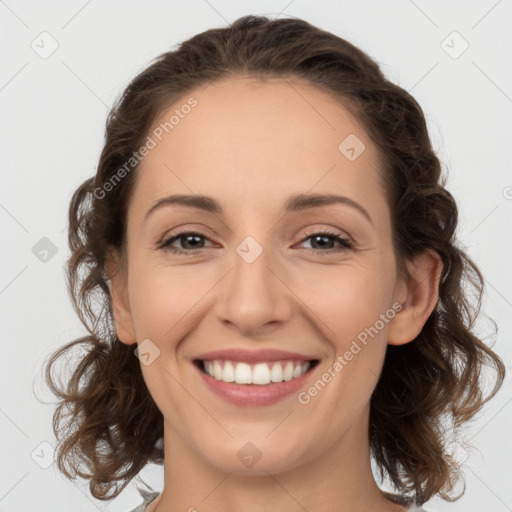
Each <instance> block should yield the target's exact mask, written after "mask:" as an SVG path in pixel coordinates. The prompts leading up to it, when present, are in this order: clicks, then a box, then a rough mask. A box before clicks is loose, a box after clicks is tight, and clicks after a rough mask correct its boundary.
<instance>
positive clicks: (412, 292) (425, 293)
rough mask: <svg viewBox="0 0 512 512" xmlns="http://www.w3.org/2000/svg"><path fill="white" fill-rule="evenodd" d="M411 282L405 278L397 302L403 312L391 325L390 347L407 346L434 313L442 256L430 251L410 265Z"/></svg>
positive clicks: (414, 259) (412, 261)
mask: <svg viewBox="0 0 512 512" xmlns="http://www.w3.org/2000/svg"><path fill="white" fill-rule="evenodd" d="M406 265H407V268H408V270H409V273H410V278H409V279H407V280H406V278H405V277H404V278H402V280H401V281H400V284H399V286H398V287H397V293H396V296H395V299H396V300H397V301H398V302H399V303H400V304H402V310H401V311H399V312H398V313H397V314H396V316H395V317H394V318H393V320H391V321H390V322H389V329H388V343H389V344H390V345H404V344H405V343H409V342H410V341H412V340H414V339H415V338H416V337H417V336H418V334H419V333H420V332H421V330H422V329H423V326H424V325H425V322H426V321H427V319H428V317H429V316H430V314H431V313H432V311H433V310H434V308H435V306H436V303H437V299H438V296H439V281H440V278H441V272H442V269H443V263H442V260H441V257H440V256H439V254H438V253H437V252H436V251H434V250H433V249H427V250H426V251H424V252H421V253H419V254H417V255H416V256H415V257H414V258H413V259H412V260H409V261H407V263H406Z"/></svg>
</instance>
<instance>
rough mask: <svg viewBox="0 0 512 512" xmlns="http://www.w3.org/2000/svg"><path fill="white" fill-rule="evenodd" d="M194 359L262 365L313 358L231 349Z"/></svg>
mask: <svg viewBox="0 0 512 512" xmlns="http://www.w3.org/2000/svg"><path fill="white" fill-rule="evenodd" d="M196 359H200V360H202V361H212V360H214V359H221V360H226V361H238V362H244V363H264V362H266V361H281V360H289V359H291V360H299V361H313V360H315V358H314V357H310V356H307V355H304V354H299V353H298V352H288V351H285V350H276V349H272V348H267V349H260V350H247V349H243V348H231V349H224V350H213V351H211V352H205V353H204V354H201V355H199V356H197V358H196Z"/></svg>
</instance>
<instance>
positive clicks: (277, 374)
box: [270, 363, 283, 382]
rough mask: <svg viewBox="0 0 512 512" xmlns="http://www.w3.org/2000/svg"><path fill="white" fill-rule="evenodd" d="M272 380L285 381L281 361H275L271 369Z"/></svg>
mask: <svg viewBox="0 0 512 512" xmlns="http://www.w3.org/2000/svg"><path fill="white" fill-rule="evenodd" d="M270 380H271V381H272V382H282V381H283V368H282V366H281V363H274V364H273V365H272V369H271V370H270Z"/></svg>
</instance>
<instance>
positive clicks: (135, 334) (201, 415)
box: [108, 77, 441, 512]
mask: <svg viewBox="0 0 512 512" xmlns="http://www.w3.org/2000/svg"><path fill="white" fill-rule="evenodd" d="M190 96H193V97H194V98H196V99H197V101H198V105H197V106H196V107H195V108H194V109H193V110H192V111H191V112H190V114H188V115H187V116H185V117H184V119H181V120H180V123H179V124H178V125H177V126H175V127H174V129H173V130H172V131H171V132H169V134H168V135H167V136H166V137H165V138H164V139H163V140H162V141H161V142H159V143H158V145H157V146H156V147H155V148H154V149H152V150H151V151H150V152H149V153H148V155H147V156H146V157H145V158H144V160H143V161H142V163H141V165H140V168H139V169H138V170H137V173H138V176H137V184H136V187H135V189H134V193H133V196H132V198H131V200H130V204H129V209H128V221H127V222H128V224H127V263H126V264H124V265H123V264H120V263H119V261H118V260H117V259H116V257H115V255H113V256H112V257H111V259H109V263H108V269H109V273H110V275H111V291H112V300H113V310H114V316H115V322H116V327H117V333H118V336H119V338H120V339H121V340H122V341H123V342H124V343H126V344H131V345H135V344H136V343H137V342H138V343H140V342H141V341H142V340H145V339H147V338H149V339H150V340H151V342H152V343H154V344H155V345H156V346H157V347H158V349H159V350H160V355H159V356H158V357H157V358H156V359H155V360H154V361H153V362H152V363H151V364H150V365H148V366H146V365H143V364H141V369H142V372H143V376H144V379H145V381H146V383H147V386H148V388H149V391H150V393H151V395H152V397H153V399H154V400H155V402H156V404H157V405H158V407H159V409H160V411H161V412H162V414H163V417H164V432H165V435H164V445H165V451H166V453H167V454H168V455H167V456H166V458H165V465H164V480H165V482H164V490H163V493H162V494H161V495H160V497H159V499H158V502H157V503H156V502H153V503H152V506H151V507H150V509H149V510H150V511H151V512H154V510H153V507H154V506H155V505H157V507H156V510H157V512H164V511H167V512H171V511H183V510H189V509H190V507H195V508H196V509H197V510H201V511H202V512H203V511H206V512H220V511H223V512H235V511H240V510H244V512H255V511H261V510H263V509H269V508H268V507H269V504H271V506H270V508H271V509H272V510H280V511H285V512H296V511H297V512H299V511H304V510H307V511H308V512H317V511H318V512H320V511H322V512H326V511H341V510H343V511H351V512H353V511H366V512H372V511H375V512H376V511H379V512H382V511H399V510H405V507H403V506H401V505H397V504H394V503H392V502H391V501H389V500H387V499H386V498H385V497H384V495H383V493H382V492H381V491H380V489H379V487H378V486H377V484H376V482H375V480H374V478H373V476H372V472H371V466H370V454H369V443H368V435H367V432H368V418H369V400H370V397H371V394H372V391H373V390H374V388H375V386H376V383H377V379H378V376H379V374H380V371H381V368H382V365H383V359H384V355H385V351H386V347H387V344H388V343H389V344H395V345H400V344H405V343H408V342H410V341H411V340H413V339H414V338H415V337H416V336H417V335H418V334H419V332H420V331H421V329H422V327H423V325H424V323H425V321H426V320H427V318H428V316H429V315H430V313H431V312H432V310H433V308H434V307H435V304H436V301H437V293H438V285H439V274H440V265H441V262H440V258H439V256H438V255H437V254H436V253H435V252H433V251H428V252H425V253H423V254H420V255H418V256H417V257H416V258H415V259H414V261H408V262H407V266H408V269H409V271H410V273H411V277H410V279H406V278H405V277H402V276H399V275H398V273H397V270H396V260H395V254H394V251H393V247H392V243H391V217H390V211H389V206H388V203H387V198H386V194H385V190H384V186H383V183H382V179H381V175H382V173H383V170H382V168H381V164H380V162H381V156H380V155H379V153H378V152H377V149H376V147H375V146H374V144H373V143H372V142H371V140H370V138H369V137H368V135H367V133H366V132H365V130H364V129H363V128H362V126H361V125H360V124H359V123H358V122H357V120H356V119H355V118H354V117H353V116H351V115H350V114H349V113H348V111H347V110H346V109H345V108H344V107H343V106H342V105H341V104H340V103H339V102H338V101H337V100H336V99H334V98H333V97H331V96H330V95H328V94H326V93H325V92H323V91H320V90H318V89H316V88H315V87H313V86H311V85H308V84H305V83H301V82H299V81H296V80H295V81H292V82H288V81H286V80H284V79H283V80H277V79H272V80H266V81H264V82H263V81H260V80H258V79H254V78H250V77H239V78H236V79H234V78H230V79H228V80H224V81H222V82H218V83H216V84H211V85H209V86H208V87H206V88H203V89H198V90H195V91H193V92H191V93H190V94H189V95H187V96H186V97H185V98H184V100H183V102H178V103H179V104H176V105H173V106H172V107H171V108H169V109H168V110H167V111H165V112H162V115H161V117H160V119H159V120H158V121H157V122H156V123H155V126H157V125H158V124H159V123H160V122H162V121H165V120H168V119H169V117H170V116H171V115H172V112H173V111H174V109H175V108H177V107H178V108H179V106H180V105H182V104H184V103H185V102H186V100H187V99H188V98H189V97H190ZM349 134H355V135H356V136H357V137H358V138H359V139H360V140H361V141H363V143H364V144H365V146H366V149H365V150H364V151H363V152H362V153H361V154H360V156H359V157H358V158H356V159H355V160H354V161H349V160H348V159H347V158H346V157H345V156H344V155H343V154H342V153H341V152H340V151H339V150H338V145H339V144H340V142H341V141H343V140H344V139H345V138H346V137H347V136H348V135H349ZM308 192H309V193H336V194H340V195H343V196H346V197H348V198H350V199H352V200H353V201H356V202H357V203H359V204H360V205H361V206H362V207H363V208H364V209H365V210H366V211H367V212H368V214H369V216H370V217H371V222H370V221H369V220H367V219H366V218H365V216H364V215H363V214H361V213H360V212H359V211H358V210H357V209H355V208H352V207H350V206H348V205H346V204H335V205H328V206H322V207H317V208H313V209H308V210H305V211H300V212H295V213H288V214H287V215H284V212H283V208H284V203H285V201H286V199H287V198H288V197H289V196H290V195H291V194H293V193H308ZM177 193H180V194H192V193H195V194H204V195H207V196H211V197H213V198H215V199H216V200H217V201H219V202H220V203H221V205H222V207H223V209H224V213H223V214H222V215H220V214H214V213H208V212H204V211H201V210H199V209H194V208H189V207H184V206H180V205H172V206H166V207H164V208H161V209H158V210H156V211H155V212H154V213H153V214H152V215H150V216H149V217H148V219H147V220H144V216H145V215H146V213H147V211H148V210H149V209H150V208H151V206H152V205H153V204H154V203H155V201H156V200H158V199H160V198H162V197H165V196H168V195H170V194H177ZM322 229H327V230H329V231H332V232H334V233H336V234H338V235H340V236H342V237H344V238H348V239H350V240H351V241H352V242H353V243H354V247H353V248H352V249H346V250H344V251H340V252H334V253H332V252H331V253H328V252H327V250H328V249H329V248H338V247H340V244H339V243H338V242H336V240H335V239H331V238H328V239H327V241H326V242H327V246H325V244H324V246H322V245H321V243H320V244H315V241H318V239H317V238H315V237H311V234H314V233H316V232H318V231H321V230H322ZM182 230H190V231H194V232H199V233H201V234H202V235H204V237H205V238H201V239H200V240H199V245H198V244H197V241H196V244H195V245H193V244H194V239H193V240H192V243H191V245H187V241H190V238H189V239H188V240H187V239H186V238H185V239H184V238H181V239H177V240H176V241H174V243H173V244H172V245H173V248H178V249H181V250H184V251H187V250H188V251H189V252H190V251H191V249H190V247H196V246H197V247H199V253H198V254H196V255H179V254H172V253H171V252H169V251H168V250H167V251H166V250H165V249H161V248H158V243H159V242H160V241H161V240H162V239H164V238H168V237H169V236H170V235H172V234H174V233H178V232H179V231H182ZM308 235H309V238H308ZM247 236H251V237H253V238H254V239H255V240H256V241H257V243H258V244H259V245H260V246H261V248H262V249H263V252H262V253H261V255H260V256H259V257H258V258H256V260H255V261H253V262H252V263H247V262H246V261H245V260H244V259H243V258H242V257H240V256H239V254H238V253H237V252H236V248H237V247H238V246H239V244H240V243H241V242H242V241H243V240H244V239H245V238H246V237H247ZM320 242H322V240H320ZM329 244H330V245H329ZM201 245H202V246H203V248H201ZM312 249H317V250H318V254H314V253H312V252H311V250H312ZM320 251H324V252H323V253H320ZM116 270H119V272H115V271H116ZM396 302H398V303H400V304H402V305H403V309H402V310H401V311H400V312H399V313H397V314H396V315H394V318H393V319H392V320H390V321H388V323H386V324H385V327H384V328H383V329H381V330H380V331H379V333H378V335H376V336H374V337H373V338H372V339H371V341H370V342H369V343H368V344H367V345H366V346H365V347H364V349H363V350H361V351H360V352H359V353H358V354H357V355H356V356H354V358H353V359H352V360H351V361H350V362H349V363H348V364H347V365H346V366H345V367H344V368H343V370H342V371H341V372H339V374H338V375H337V376H336V378H334V379H332V381H331V382H329V383H328V384H327V385H326V386H325V388H324V389H323V390H322V391H321V392H320V393H319V394H318V396H316V397H314V398H312V399H311V401H310V402H309V403H308V404H307V405H304V404H301V403H299V402H298V400H297V396H296V395H295V394H293V395H291V396H290V397H288V398H286V399H284V400H282V401H280V402H278V403H277V404H274V405H270V406H264V407H248V408H247V407H246V408H240V407H237V406H235V405H230V404H227V403H225V402H224V401H223V400H221V399H220V398H218V397H217V396H215V395H213V394H212V393H211V392H210V391H209V389H208V388H207V387H206V386H205V385H204V383H203V382H202V380H201V379H200V376H199V375H198V374H197V369H196V368H195V367H194V366H193V365H192V363H191V361H192V359H194V358H195V357H197V356H198V355H199V354H201V353H204V352H206V351H210V350H214V349H224V348H233V347H243V348H247V349H250V350H256V349H259V348H277V349H283V350H290V351H297V352H300V353H304V354H308V355H312V356H313V357H315V358H317V359H319V360H320V363H319V365H318V366H317V368H315V369H314V373H313V374H312V375H311V376H310V378H309V380H308V385H307V386H305V388H307V387H308V386H311V384H313V383H314V381H316V380H317V379H318V378H320V377H321V375H322V374H323V373H324V372H325V371H326V370H327V369H328V368H329V367H332V365H333V362H334V361H335V359H336V357H337V355H340V354H344V353H345V352H346V351H347V350H348V349H349V348H350V345H351V343H352V341H353V340H355V339H356V338H357V335H358V334H359V333H361V332H362V331H364V329H365V328H368V327H370V326H373V325H374V324H375V322H376V320H378V319H379V315H381V314H384V313H386V312H387V311H389V310H390V309H391V308H392V304H393V303H396ZM247 442H251V443H253V444H254V445H255V446H256V447H257V449H258V450H259V452H261V454H262V456H261V459H260V460H259V461H258V462H257V463H256V464H255V465H254V466H252V467H250V468H248V467H246V466H245V465H244V464H242V463H241V461H240V460H239V459H238V457H237V453H238V451H239V450H240V449H241V448H242V447H243V446H244V445H245V444H246V443H247Z"/></svg>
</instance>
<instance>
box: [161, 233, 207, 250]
mask: <svg viewBox="0 0 512 512" xmlns="http://www.w3.org/2000/svg"><path fill="white" fill-rule="evenodd" d="M203 238H204V239H205V240H208V238H206V236H205V235H203V234H202V233H198V232H196V231H182V232H181V233H177V234H175V235H172V236H170V237H168V238H166V239H165V240H163V241H162V243H161V244H160V246H159V248H160V249H164V250H166V251H169V252H171V253H173V254H187V255H194V254H197V253H198V252H200V250H201V249H202V248H203V247H204V246H203V245H202V244H204V242H203V243H201V239H203ZM175 241H180V242H181V243H182V247H183V249H180V248H175V247H173V246H172V245H171V244H173V243H174V242H175Z"/></svg>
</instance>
